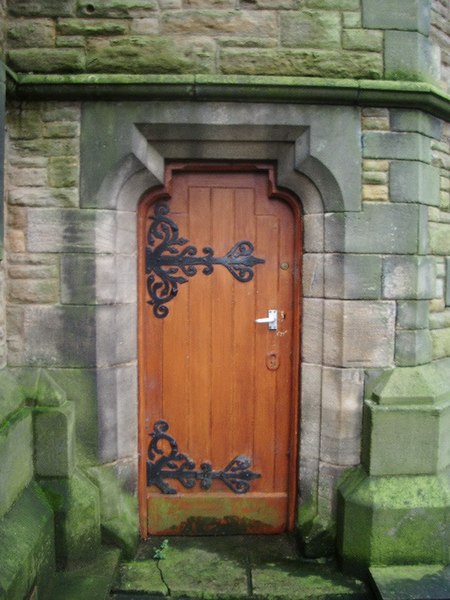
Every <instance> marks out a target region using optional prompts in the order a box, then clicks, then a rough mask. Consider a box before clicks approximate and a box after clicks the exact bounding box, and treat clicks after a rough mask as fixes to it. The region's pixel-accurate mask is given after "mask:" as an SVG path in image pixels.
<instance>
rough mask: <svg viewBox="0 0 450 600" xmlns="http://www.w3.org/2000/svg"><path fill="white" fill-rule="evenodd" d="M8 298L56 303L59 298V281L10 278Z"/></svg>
mask: <svg viewBox="0 0 450 600" xmlns="http://www.w3.org/2000/svg"><path fill="white" fill-rule="evenodd" d="M8 300H9V301H10V302H23V303H27V304H53V303H55V304H56V303H57V302H58V300H59V283H58V281H57V280H56V279H16V280H11V281H10V282H9V286H8Z"/></svg>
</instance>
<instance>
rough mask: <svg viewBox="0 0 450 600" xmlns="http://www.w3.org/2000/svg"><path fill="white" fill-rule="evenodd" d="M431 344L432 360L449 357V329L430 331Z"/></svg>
mask: <svg viewBox="0 0 450 600" xmlns="http://www.w3.org/2000/svg"><path fill="white" fill-rule="evenodd" d="M430 334H431V341H432V344H433V359H434V360H436V359H439V358H445V357H447V356H450V328H448V327H447V328H446V329H433V330H432V331H430Z"/></svg>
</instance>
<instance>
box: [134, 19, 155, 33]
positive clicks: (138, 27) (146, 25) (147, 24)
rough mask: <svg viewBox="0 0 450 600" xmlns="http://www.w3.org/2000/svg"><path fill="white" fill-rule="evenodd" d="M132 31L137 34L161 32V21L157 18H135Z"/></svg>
mask: <svg viewBox="0 0 450 600" xmlns="http://www.w3.org/2000/svg"><path fill="white" fill-rule="evenodd" d="M130 33H132V34H136V35H156V34H158V33H159V21H158V19H156V18H145V19H133V20H132V21H131V24H130Z"/></svg>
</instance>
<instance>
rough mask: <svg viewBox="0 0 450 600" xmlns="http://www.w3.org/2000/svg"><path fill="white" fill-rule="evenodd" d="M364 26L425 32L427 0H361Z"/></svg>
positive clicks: (428, 21) (426, 28)
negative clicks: (374, 0)
mask: <svg viewBox="0 0 450 600" xmlns="http://www.w3.org/2000/svg"><path fill="white" fill-rule="evenodd" d="M362 17H363V25H364V26H365V27H374V28H377V29H398V30H403V31H419V32H420V33H423V34H425V35H426V34H427V33H428V31H429V27H430V2H429V0H395V2H392V1H391V0H377V1H376V2H373V0H362Z"/></svg>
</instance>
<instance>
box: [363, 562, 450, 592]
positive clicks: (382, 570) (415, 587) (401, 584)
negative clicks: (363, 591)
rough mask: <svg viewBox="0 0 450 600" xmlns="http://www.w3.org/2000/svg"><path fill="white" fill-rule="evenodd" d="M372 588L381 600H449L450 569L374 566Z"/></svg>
mask: <svg viewBox="0 0 450 600" xmlns="http://www.w3.org/2000/svg"><path fill="white" fill-rule="evenodd" d="M369 571H370V577H371V581H370V583H371V586H372V588H373V590H374V592H375V597H376V598H377V600H449V598H450V566H444V565H405V566H394V567H372V568H370V569H369Z"/></svg>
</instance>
